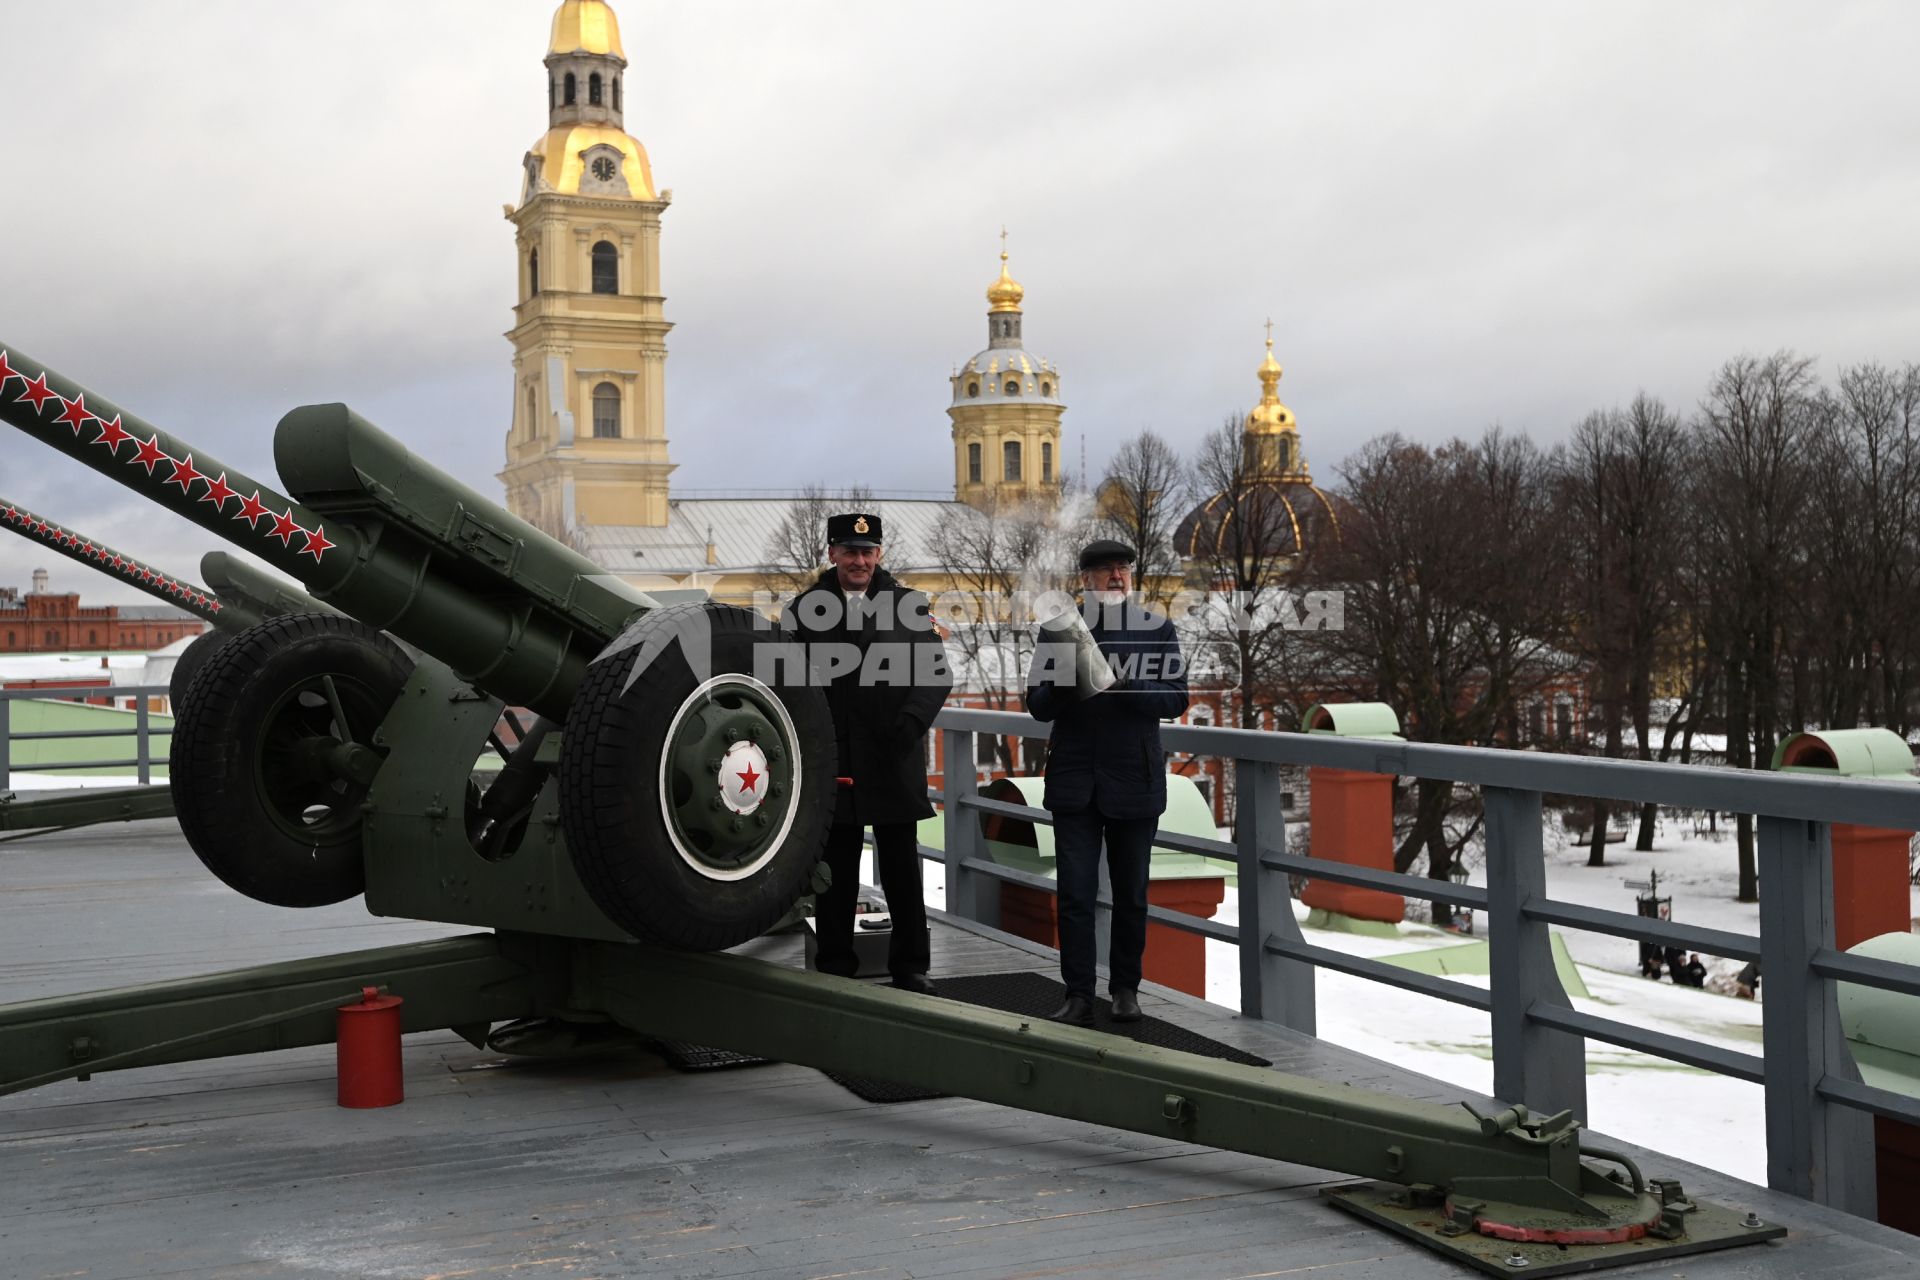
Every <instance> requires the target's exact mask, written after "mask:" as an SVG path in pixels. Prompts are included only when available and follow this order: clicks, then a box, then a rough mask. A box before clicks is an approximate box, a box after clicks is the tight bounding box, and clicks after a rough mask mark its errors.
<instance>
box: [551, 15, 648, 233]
mask: <svg viewBox="0 0 1920 1280" xmlns="http://www.w3.org/2000/svg"><path fill="white" fill-rule="evenodd" d="M572 3H573V0H568V6H569V7H571V6H572ZM601 7H602V8H605V7H606V6H604V5H602V6H601ZM609 16H611V15H609ZM555 21H556V22H557V21H558V19H555ZM614 43H615V44H616V45H617V44H618V43H619V40H618V38H617V37H616V39H615V41H614ZM602 144H605V145H606V146H609V147H612V148H613V149H614V150H615V151H618V152H619V153H620V155H621V157H622V159H621V161H620V172H621V174H622V175H623V176H624V177H625V178H626V180H627V194H628V195H629V196H630V197H632V198H633V199H635V200H653V199H656V198H657V193H656V192H655V191H654V189H653V167H652V166H651V165H649V164H648V163H647V151H646V148H645V147H642V146H641V145H640V144H639V143H638V142H636V141H635V140H634V139H633V138H632V136H630V135H629V134H627V133H626V132H624V131H622V130H620V129H615V128H613V127H611V126H608V125H591V124H577V125H564V124H563V125H561V126H559V127H558V128H554V129H549V130H547V131H546V133H544V134H542V135H541V137H540V140H539V141H538V142H535V143H534V144H533V151H532V154H533V156H534V158H536V159H537V160H539V161H540V177H541V179H542V180H543V181H544V182H545V183H546V184H547V186H549V187H551V188H553V189H554V190H555V191H558V192H559V193H560V194H562V195H579V194H580V179H581V177H582V176H583V175H584V174H585V173H586V168H587V164H586V159H585V153H586V152H587V151H588V150H590V149H591V148H593V147H596V146H600V145H602Z"/></svg>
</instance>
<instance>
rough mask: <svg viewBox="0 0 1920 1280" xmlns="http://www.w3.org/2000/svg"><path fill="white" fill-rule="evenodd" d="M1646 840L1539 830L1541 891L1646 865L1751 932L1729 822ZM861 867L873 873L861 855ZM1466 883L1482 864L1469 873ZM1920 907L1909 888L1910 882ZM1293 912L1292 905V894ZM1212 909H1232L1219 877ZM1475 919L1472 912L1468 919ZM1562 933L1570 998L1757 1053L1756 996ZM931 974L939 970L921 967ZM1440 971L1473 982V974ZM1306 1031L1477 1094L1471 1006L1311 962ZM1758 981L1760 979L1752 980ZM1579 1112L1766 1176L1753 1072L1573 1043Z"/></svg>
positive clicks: (1601, 894)
mask: <svg viewBox="0 0 1920 1280" xmlns="http://www.w3.org/2000/svg"><path fill="white" fill-rule="evenodd" d="M1654 843H1655V847H1654V850H1653V851H1652V852H1651V853H1637V852H1635V851H1634V850H1633V849H1632V848H1631V847H1630V846H1629V845H1619V844H1615V845H1608V846H1607V855H1606V856H1607V862H1608V865H1607V866H1605V867H1594V868H1590V867H1588V866H1587V865H1586V858H1587V851H1586V849H1585V847H1584V846H1582V847H1578V848H1571V847H1568V846H1567V845H1566V844H1565V843H1564V842H1563V841H1554V842H1551V843H1550V844H1549V846H1548V849H1547V886H1548V892H1549V893H1550V894H1552V896H1553V897H1555V898H1556V899H1560V900H1563V901H1568V902H1577V903H1582V904H1585V905H1588V906H1594V907H1602V908H1607V909H1610V910H1617V911H1624V912H1628V913H1631V912H1633V910H1634V898H1635V896H1636V890H1634V889H1630V888H1628V887H1626V885H1624V884H1623V883H1622V881H1623V880H1628V879H1632V880H1644V879H1645V878H1646V875H1647V872H1648V871H1649V870H1650V869H1652V870H1657V871H1658V872H1659V876H1660V886H1661V888H1660V891H1661V893H1662V895H1663V896H1664V895H1667V894H1671V895H1672V897H1673V918H1674V919H1675V920H1677V921H1680V922H1683V923H1686V924H1696V925H1704V926H1708V927H1711V928H1716V929H1725V930H1729V931H1731V932H1736V933H1746V934H1757V933H1758V932H1759V927H1760V926H1759V908H1758V907H1757V906H1756V905H1755V904H1752V903H1739V902H1736V901H1734V892H1735V888H1736V886H1737V883H1738V870H1739V868H1738V861H1737V853H1736V850H1735V845H1734V840H1733V836H1732V834H1731V832H1730V831H1729V832H1726V833H1723V834H1722V835H1720V836H1718V837H1709V836H1694V835H1693V834H1692V828H1691V825H1690V824H1689V825H1686V826H1685V827H1684V829H1683V828H1682V826H1681V825H1679V824H1675V823H1673V822H1671V821H1669V822H1668V823H1667V824H1666V825H1665V827H1664V828H1663V830H1662V832H1661V834H1660V835H1659V836H1658V837H1657V838H1656V840H1655V842H1654ZM862 871H863V877H862V878H863V880H864V881H865V882H866V883H868V884H872V883H874V881H873V878H872V868H871V866H870V865H869V866H865V867H863V868H862ZM926 871H927V881H926V883H927V901H928V903H929V905H932V906H941V905H943V904H944V901H945V886H944V884H943V882H942V878H941V868H940V867H939V866H938V865H936V864H932V863H929V864H927V867H926ZM1474 878H1475V882H1476V883H1481V882H1483V881H1482V877H1481V875H1480V874H1479V873H1477V872H1476V874H1475V877H1474ZM1914 899H1915V901H1914V913H1915V914H1916V915H1920V893H1916V894H1915V895H1914ZM1295 907H1296V911H1297V914H1299V915H1301V916H1302V917H1303V919H1304V915H1305V910H1304V908H1301V907H1300V906H1299V904H1298V903H1296V904H1295ZM1215 918H1216V919H1220V920H1223V921H1234V920H1237V918H1238V902H1237V898H1236V895H1235V893H1234V891H1233V890H1232V889H1229V890H1228V891H1227V899H1226V901H1225V902H1224V903H1222V904H1221V908H1220V911H1219V913H1218V914H1217V916H1216V917H1215ZM1480 923H1481V924H1482V926H1483V927H1484V921H1482V922H1480ZM1309 936H1310V938H1311V940H1312V941H1314V942H1316V943H1318V944H1320V945H1322V946H1326V947H1332V948H1336V949H1338V950H1342V951H1346V952H1348V953H1350V954H1357V955H1375V956H1377V955H1383V954H1388V953H1392V952H1405V951H1412V950H1421V949H1425V948H1429V947H1444V946H1456V945H1459V944H1460V943H1461V942H1463V941H1467V940H1468V939H1465V938H1462V937H1461V936H1459V935H1456V934H1453V933H1448V932H1444V931H1441V930H1437V929H1434V928H1432V927H1430V926H1427V925H1424V924H1412V923H1408V924H1403V925H1401V926H1400V936H1399V938H1397V939H1387V938H1370V937H1364V936H1361V935H1357V934H1350V933H1344V932H1331V931H1325V930H1314V931H1312V932H1311V933H1310V935H1309ZM1563 936H1564V937H1565V938H1566V942H1567V946H1568V949H1569V951H1570V953H1571V954H1572V955H1573V957H1574V959H1575V961H1576V963H1577V964H1578V966H1579V969H1580V974H1581V978H1582V980H1583V981H1585V983H1586V984H1587V988H1588V991H1589V993H1590V995H1589V997H1587V998H1580V997H1576V998H1575V999H1574V1004H1575V1006H1576V1007H1577V1008H1581V1009H1584V1010H1587V1011H1589V1012H1591V1013H1594V1014H1597V1015H1600V1016H1604V1017H1608V1018H1613V1019H1616V1020H1618V1021H1622V1022H1628V1023H1632V1024H1633V1025H1635V1026H1640V1027H1645V1028H1649V1029H1653V1030H1659V1031H1665V1032H1667V1033H1669V1034H1672V1035H1677V1036H1683V1037H1686V1038H1688V1039H1691V1040H1695V1041H1697V1042H1700V1043H1703V1044H1715V1045H1721V1046H1724V1047H1726V1048H1729V1049H1734V1050H1738V1051H1741V1052H1745V1053H1755V1054H1757V1053H1759V1052H1760V1043H1761V1032H1760V1019H1761V1015H1762V1013H1763V1011H1764V1009H1765V1005H1764V1003H1763V1002H1756V1001H1751V1000H1740V999H1736V998H1734V997H1733V996H1731V995H1727V994H1721V993H1720V992H1717V991H1713V990H1698V989H1694V988H1687V987H1676V986H1674V985H1673V984H1672V983H1670V982H1667V981H1664V980H1663V981H1660V982H1649V981H1647V980H1646V979H1644V978H1641V977H1640V976H1639V953H1638V947H1637V944H1635V943H1632V942H1629V941H1626V940H1625V939H1620V938H1613V937H1608V936H1605V935H1602V934H1590V933H1583V932H1579V931H1573V930H1568V931H1565V932H1564V934H1563ZM1702 959H1703V960H1706V962H1707V964H1708V967H1709V973H1710V977H1709V982H1710V983H1712V984H1714V985H1721V986H1730V981H1729V980H1730V979H1731V977H1732V975H1733V973H1735V972H1736V971H1737V970H1738V969H1739V968H1740V964H1739V963H1737V962H1731V961H1717V960H1714V959H1713V958H1711V957H1705V956H1703V957H1702ZM934 977H935V978H936V980H937V979H938V977H939V975H938V974H935V975H934ZM1454 981H1458V982H1475V983H1478V984H1479V985H1481V986H1485V985H1486V981H1487V980H1486V979H1485V978H1484V977H1480V978H1472V977H1459V978H1455V979H1454ZM1315 992H1316V1001H1317V1016H1318V1020H1319V1033H1320V1035H1321V1036H1322V1037H1323V1038H1325V1039H1327V1040H1331V1041H1333V1042H1334V1043H1336V1044H1340V1045H1344V1046H1346V1047H1348V1048H1352V1049H1356V1050H1358V1051H1360V1052H1362V1053H1366V1054H1368V1055H1370V1056H1372V1057H1376V1058H1380V1059H1383V1060H1385V1061H1389V1062H1393V1063H1396V1064H1398V1065H1401V1066H1405V1067H1408V1068H1410V1069H1412V1070H1415V1071H1420V1072H1423V1073H1425V1074H1427V1075H1430V1076H1434V1077H1436V1078H1438V1079H1441V1080H1447V1081H1451V1082H1453V1083H1455V1084H1458V1085H1460V1086H1462V1087H1463V1088H1466V1089H1472V1090H1476V1091H1478V1092H1480V1093H1491V1092H1492V1091H1493V1057H1492V1038H1491V1034H1490V1031H1489V1027H1488V1021H1489V1020H1488V1018H1487V1016H1486V1015H1485V1014H1482V1013H1478V1012H1476V1011H1474V1010H1472V1009H1467V1008H1463V1007H1462V1006H1460V1005H1456V1004H1450V1003H1448V1002H1446V1001H1442V1000H1434V999H1430V998H1428V997H1426V996H1421V995H1416V994H1414V993H1412V992H1406V991H1401V990H1399V989H1397V988H1394V987H1389V986H1386V985H1384V984H1381V983H1376V982H1369V981H1367V980H1366V979H1364V978H1353V977H1348V976H1346V975H1344V974H1338V973H1330V972H1326V971H1324V970H1323V971H1321V972H1320V973H1319V974H1318V976H1317V979H1316V987H1315ZM1763 992H1764V988H1763ZM1207 999H1209V1000H1211V1001H1214V1002H1216V1003H1218V1004H1223V1005H1227V1006H1229V1007H1231V1008H1238V1007H1239V1002H1240V971H1239V963H1238V960H1237V958H1236V956H1235V953H1234V949H1233V948H1232V947H1230V946H1228V945H1227V944H1226V943H1223V942H1211V941H1210V942H1208V943H1207ZM1587 1103H1588V1110H1589V1121H1590V1125H1591V1127H1592V1128H1594V1129H1595V1130H1598V1131H1599V1132H1602V1133H1605V1134H1609V1135H1611V1136H1614V1137H1618V1138H1622V1139H1624V1140H1626V1141H1628V1142H1632V1143H1635V1144H1637V1145H1639V1146H1643V1147H1647V1148H1649V1149H1652V1150H1656V1151H1663V1152H1667V1153H1670V1154H1672V1155H1675V1156H1678V1157H1680V1158H1682V1159H1685V1160H1689V1161H1691V1162H1693V1163H1695V1164H1701V1165H1705V1166H1707V1167H1709V1168H1712V1169H1718V1170H1721V1171H1723V1172H1725V1173H1729V1174H1732V1175H1733V1176H1735V1177H1739V1178H1744V1179H1746V1180H1747V1181H1749V1182H1755V1183H1760V1184H1764V1183H1765V1182H1766V1165H1767V1157H1766V1121H1765V1116H1764V1108H1763V1099H1762V1093H1761V1089H1760V1087H1759V1086H1758V1085H1751V1084H1746V1083H1743V1082H1741V1081H1738V1080H1731V1079H1728V1078H1726V1077H1724V1076H1718V1075H1715V1074H1713V1073H1711V1072H1707V1071H1702V1070H1699V1069H1697V1068H1693V1067H1686V1066H1681V1065H1679V1064H1678V1063H1673V1062H1668V1061H1666V1060H1665V1059H1661V1058H1654V1057H1650V1056H1648V1055H1646V1054H1641V1053H1634V1052H1632V1051H1630V1050H1626V1049H1617V1048H1615V1047H1613V1046H1612V1045H1606V1044H1601V1043H1599V1042H1597V1041H1589V1042H1588V1044H1587Z"/></svg>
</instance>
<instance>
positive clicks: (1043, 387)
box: [1040, 382, 1053, 396]
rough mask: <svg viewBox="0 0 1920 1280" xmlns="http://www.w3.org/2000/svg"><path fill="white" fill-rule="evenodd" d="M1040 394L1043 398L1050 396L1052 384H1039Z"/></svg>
mask: <svg viewBox="0 0 1920 1280" xmlns="http://www.w3.org/2000/svg"><path fill="white" fill-rule="evenodd" d="M1040 394H1041V395H1043V396H1050V395H1052V394H1053V384H1052V383H1051V382H1043V383H1041V384H1040Z"/></svg>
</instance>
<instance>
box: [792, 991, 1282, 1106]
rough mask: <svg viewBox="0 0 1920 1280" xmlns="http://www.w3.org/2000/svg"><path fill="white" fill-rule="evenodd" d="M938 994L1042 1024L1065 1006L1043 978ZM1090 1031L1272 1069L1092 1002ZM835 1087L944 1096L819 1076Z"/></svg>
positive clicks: (911, 1098)
mask: <svg viewBox="0 0 1920 1280" xmlns="http://www.w3.org/2000/svg"><path fill="white" fill-rule="evenodd" d="M933 985H934V986H935V987H936V988H938V990H939V994H940V995H941V996H942V997H944V998H946V999H948V1000H963V1001H965V1002H966V1003H968V1004H977V1005H982V1006H984V1007H986V1008H988V1009H1001V1010H1004V1011H1005V1012H1007V1013H1021V1014H1030V1015H1032V1016H1034V1017H1038V1018H1044V1017H1046V1016H1047V1015H1048V1014H1050V1013H1052V1012H1053V1011H1054V1010H1055V1009H1058V1008H1059V1007H1060V1006H1061V1004H1063V1003H1064V1002H1065V1001H1066V998H1067V989H1066V988H1065V987H1064V986H1062V985H1061V984H1060V982H1059V980H1058V979H1055V978H1049V977H1048V976H1047V975H1045V974H1044V973H1033V972H1024V973H975V974H967V975H966V976H964V977H957V978H939V977H936V978H935V979H934V980H933ZM1093 1029H1094V1030H1096V1031H1104V1032H1106V1033H1108V1034H1109V1035H1116V1036H1124V1037H1126V1038H1127V1039H1129V1040H1135V1041H1138V1042H1139V1043H1141V1044H1150V1045H1153V1046H1155V1047H1156V1048H1160V1049H1177V1050H1179V1051H1180V1052H1181V1053H1195V1054H1199V1055H1200V1056H1201V1057H1205V1058H1220V1059H1223V1060H1225V1061H1227V1062H1239V1063H1243V1064H1245V1065H1246V1066H1249V1067H1268V1066H1272V1065H1273V1064H1272V1063H1271V1062H1269V1061H1268V1060H1267V1059H1265V1058H1261V1057H1256V1056H1255V1055H1253V1054H1251V1053H1248V1052H1247V1051H1246V1050H1244V1049H1236V1048H1234V1047H1233V1046H1232V1045H1230V1044H1221V1043H1220V1042H1219V1041H1218V1040H1210V1039H1208V1038H1207V1037H1206V1036H1203V1035H1199V1034H1197V1033H1195V1032H1192V1031H1189V1030H1187V1029H1186V1028H1185V1027H1178V1026H1175V1025H1174V1024H1173V1023H1171V1022H1163V1021H1161V1020H1160V1019H1159V1018H1151V1017H1148V1018H1142V1019H1141V1020H1140V1021H1138V1022H1115V1021H1114V1020H1113V1008H1112V1006H1111V1005H1110V1004H1108V1002H1107V1001H1105V1000H1095V1001H1094V1011H1093ZM824 1074H825V1075H827V1076H828V1077H829V1078H830V1079H832V1080H834V1081H835V1082H836V1083H838V1084H841V1085H844V1086H845V1087H846V1088H848V1089H850V1090H852V1091H853V1092H854V1093H856V1094H858V1095H859V1096H860V1097H862V1098H864V1099H866V1100H867V1101H868V1102H921V1101H924V1100H926V1099H928V1098H944V1097H946V1096H947V1095H946V1094H944V1093H941V1092H940V1091H938V1090H936V1089H925V1088H921V1087H920V1086H918V1085H907V1084H895V1083H893V1082H892V1081H889V1080H876V1079H873V1078H872V1077H870V1076H855V1075H845V1074H842V1073H840V1072H835V1071H828V1072H826V1073H824Z"/></svg>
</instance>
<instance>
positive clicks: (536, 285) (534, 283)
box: [527, 249, 540, 298]
mask: <svg viewBox="0 0 1920 1280" xmlns="http://www.w3.org/2000/svg"><path fill="white" fill-rule="evenodd" d="M539 292H540V251H539V250H538V249H529V250H527V296H528V297H529V298H531V297H532V296H533V295H534V294H536V293H539Z"/></svg>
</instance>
